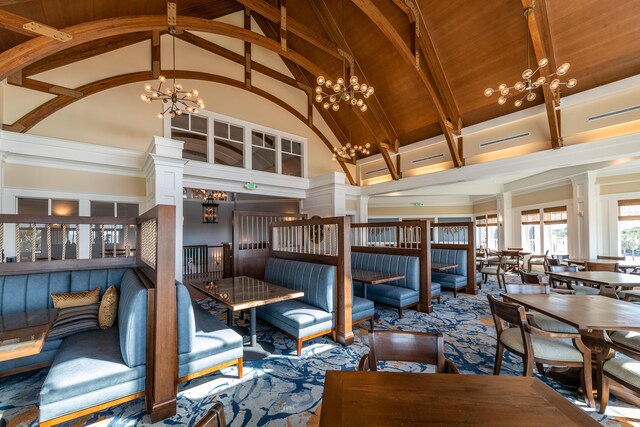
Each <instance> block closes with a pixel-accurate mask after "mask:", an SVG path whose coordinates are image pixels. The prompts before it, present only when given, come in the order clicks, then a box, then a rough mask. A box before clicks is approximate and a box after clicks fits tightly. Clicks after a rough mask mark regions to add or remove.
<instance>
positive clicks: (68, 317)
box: [47, 288, 100, 339]
mask: <svg viewBox="0 0 640 427" xmlns="http://www.w3.org/2000/svg"><path fill="white" fill-rule="evenodd" d="M98 290H99V288H98ZM99 306H100V304H97V303H96V304H89V305H81V306H78V307H68V308H61V309H60V311H59V312H58V317H57V318H56V321H55V323H54V324H53V326H52V327H51V329H50V330H49V334H48V335H47V339H53V338H64V337H68V336H69V335H73V334H77V333H79V332H85V331H93V330H95V329H99V328H100V326H99V325H98V307H99Z"/></svg>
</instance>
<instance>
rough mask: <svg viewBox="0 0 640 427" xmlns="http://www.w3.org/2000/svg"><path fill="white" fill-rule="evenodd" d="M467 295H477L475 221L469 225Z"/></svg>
mask: <svg viewBox="0 0 640 427" xmlns="http://www.w3.org/2000/svg"><path fill="white" fill-rule="evenodd" d="M467 236H468V237H467V293H468V294H469V295H476V294H477V293H478V290H477V286H476V233H475V224H474V222H473V221H471V222H470V223H468V224H467Z"/></svg>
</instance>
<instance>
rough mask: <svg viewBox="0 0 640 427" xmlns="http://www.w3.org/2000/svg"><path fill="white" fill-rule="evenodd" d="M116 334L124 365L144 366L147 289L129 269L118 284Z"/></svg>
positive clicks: (131, 366)
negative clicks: (118, 338)
mask: <svg viewBox="0 0 640 427" xmlns="http://www.w3.org/2000/svg"><path fill="white" fill-rule="evenodd" d="M118 332H119V333H120V352H121V353H122V359H123V360H124V363H126V364H127V366H128V367H130V368H133V367H135V366H139V365H144V364H145V363H146V348H147V288H145V287H144V285H143V284H142V282H141V281H140V279H138V275H137V274H136V273H135V271H133V270H131V269H129V270H127V271H126V272H125V273H124V276H123V277H122V281H121V283H120V297H119V299H118Z"/></svg>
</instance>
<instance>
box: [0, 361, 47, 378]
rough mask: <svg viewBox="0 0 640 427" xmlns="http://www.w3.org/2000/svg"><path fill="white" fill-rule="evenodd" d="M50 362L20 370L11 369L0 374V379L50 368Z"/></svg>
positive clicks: (24, 367)
mask: <svg viewBox="0 0 640 427" xmlns="http://www.w3.org/2000/svg"><path fill="white" fill-rule="evenodd" d="M52 363H53V361H51V362H44V363H38V364H35V365H28V366H23V367H22V368H16V369H11V370H9V371H4V372H0V378H4V377H8V376H10V375H15V374H21V373H22V372H29V371H35V370H36V369H42V368H46V367H49V366H51V364H52Z"/></svg>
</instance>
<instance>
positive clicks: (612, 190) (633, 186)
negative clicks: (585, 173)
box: [600, 180, 640, 195]
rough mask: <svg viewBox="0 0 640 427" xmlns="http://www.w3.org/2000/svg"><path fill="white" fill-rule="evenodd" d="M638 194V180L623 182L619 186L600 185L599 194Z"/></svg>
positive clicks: (639, 183)
mask: <svg viewBox="0 0 640 427" xmlns="http://www.w3.org/2000/svg"><path fill="white" fill-rule="evenodd" d="M638 192H640V180H638V181H635V182H624V183H620V184H610V185H601V186H600V194H602V195H606V194H621V193H638Z"/></svg>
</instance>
